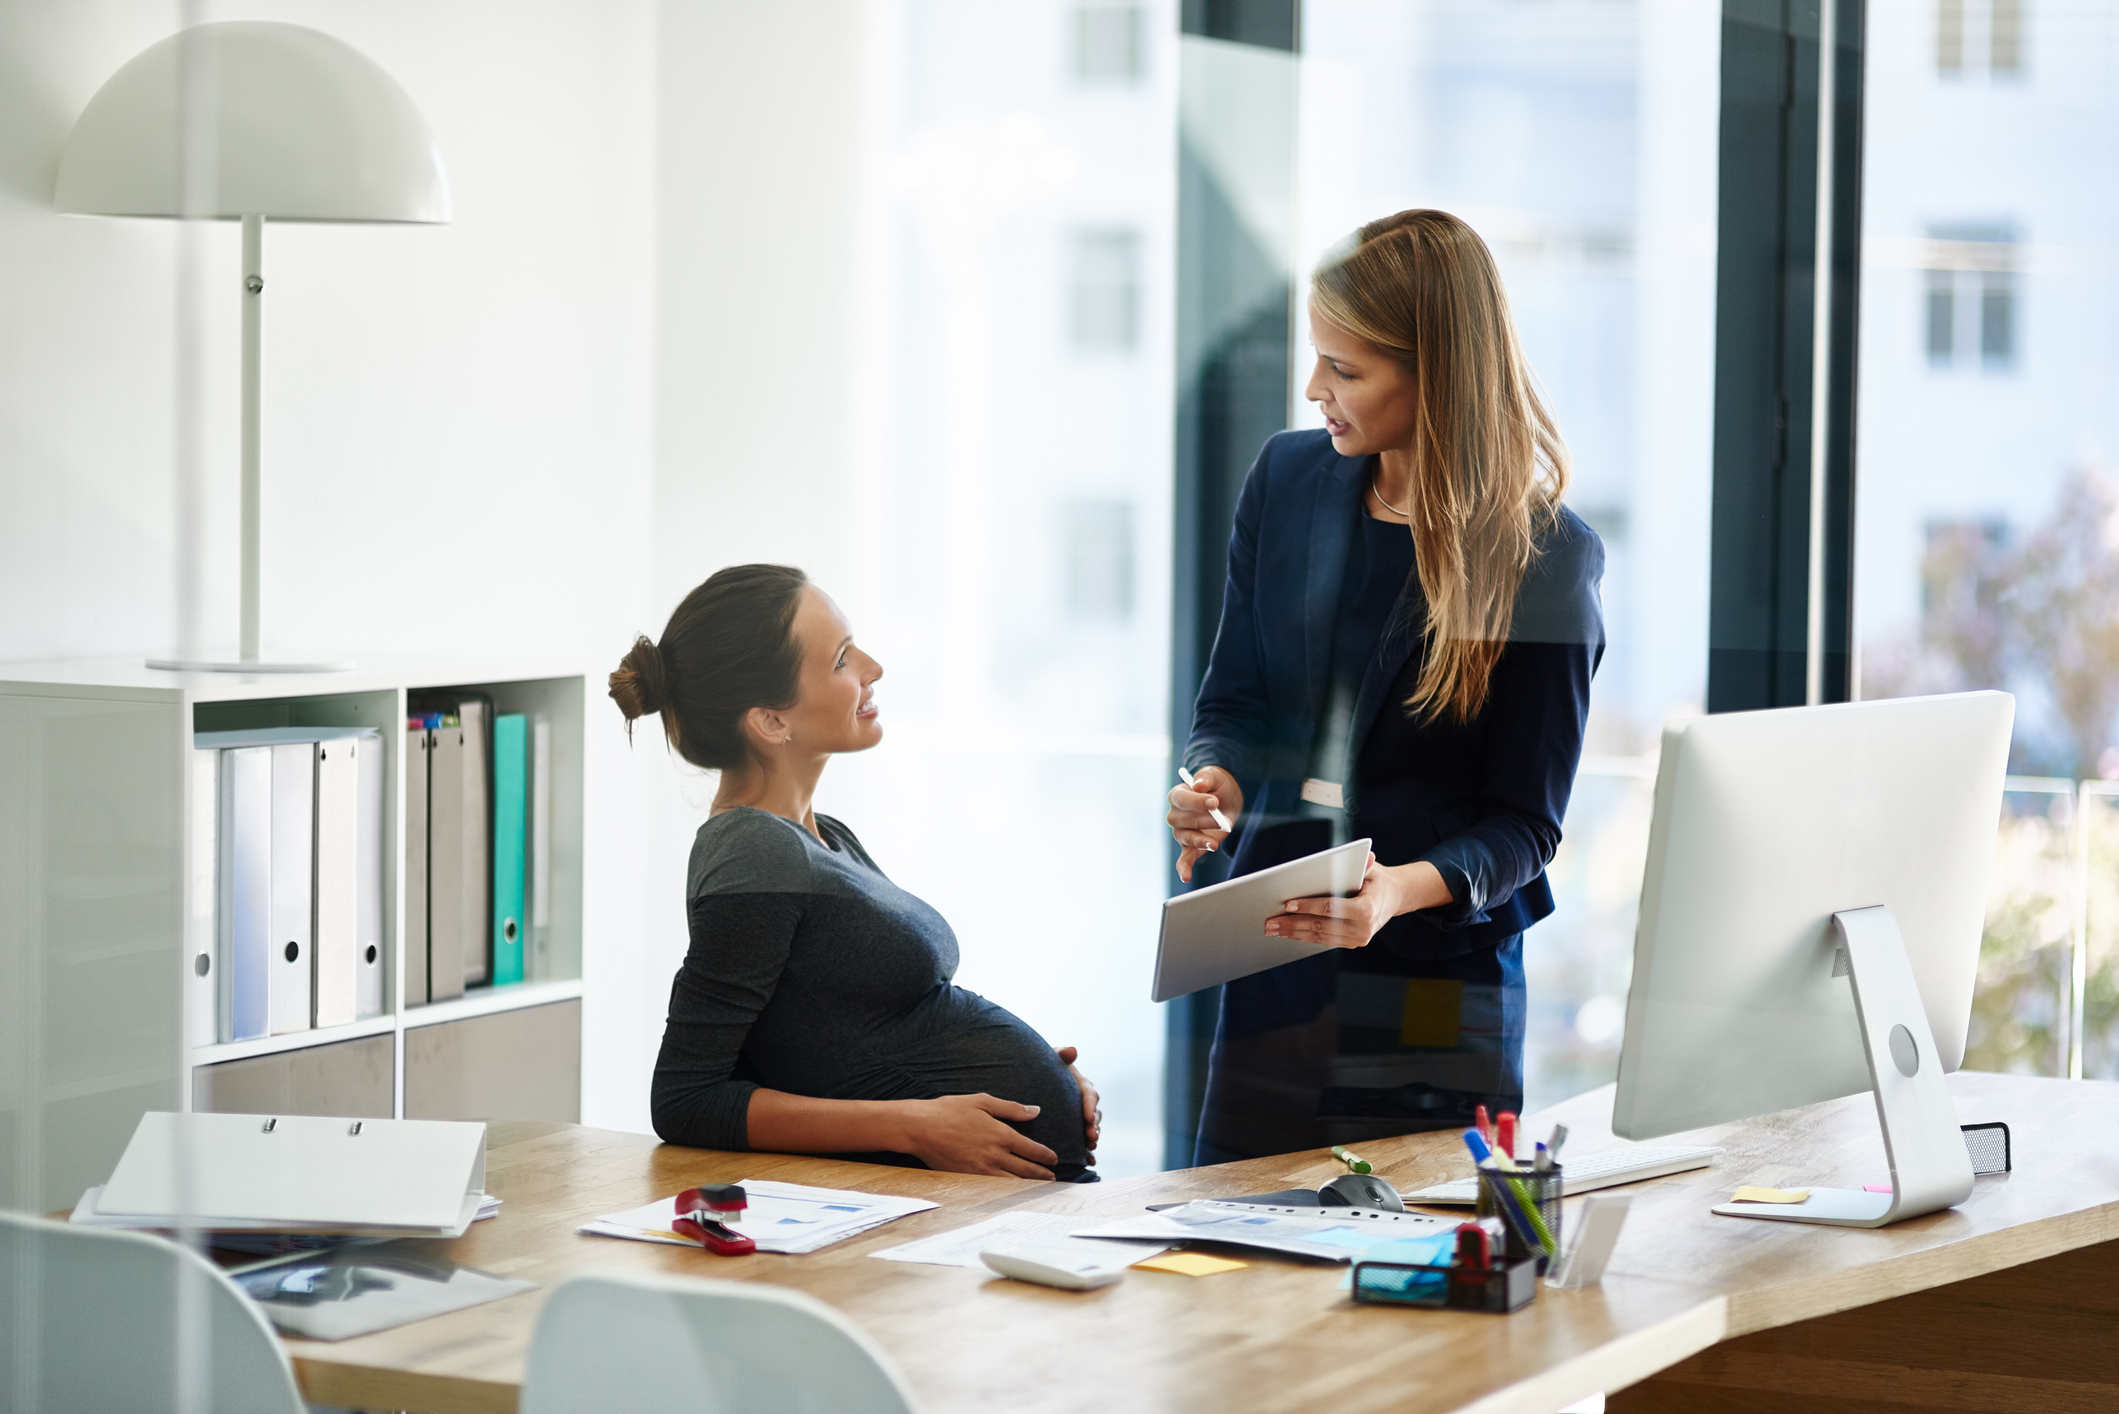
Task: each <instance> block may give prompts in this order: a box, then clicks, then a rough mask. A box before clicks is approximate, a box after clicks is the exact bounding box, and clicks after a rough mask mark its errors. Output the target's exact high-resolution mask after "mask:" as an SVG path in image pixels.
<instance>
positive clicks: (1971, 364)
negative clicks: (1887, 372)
mask: <svg viewBox="0 0 2119 1414" xmlns="http://www.w3.org/2000/svg"><path fill="white" fill-rule="evenodd" d="M1928 236H1929V239H1928V270H1927V273H1926V298H1925V300H1924V308H1923V323H1924V325H1925V339H1924V343H1925V347H1926V349H1927V355H1928V364H1929V366H1930V367H1932V368H1936V369H1951V368H1960V367H1962V368H1981V369H1985V370H1986V371H1988V372H2007V371H2008V370H2010V369H2012V368H2013V367H2014V366H2015V363H2016V319H2017V311H2016V305H2017V292H2016V264H2017V256H2016V244H2017V243H2016V237H2015V235H2014V234H2013V232H2012V231H2011V230H2010V229H2009V228H2008V227H2006V226H1967V225H1946V226H1934V227H1931V228H1929V232H1928Z"/></svg>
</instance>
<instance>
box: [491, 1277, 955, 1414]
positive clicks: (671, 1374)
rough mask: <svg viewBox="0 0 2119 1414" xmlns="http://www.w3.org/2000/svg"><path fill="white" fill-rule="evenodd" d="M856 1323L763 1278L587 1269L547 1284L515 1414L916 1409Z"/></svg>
mask: <svg viewBox="0 0 2119 1414" xmlns="http://www.w3.org/2000/svg"><path fill="white" fill-rule="evenodd" d="M915 1408H916V1406H915V1405H914V1404H913V1400H912V1391H911V1390H910V1389H908V1388H907V1387H906V1385H905V1381H904V1379H903V1377H902V1376H900V1375H899V1374H898V1373H897V1371H896V1370H895V1369H894V1368H893V1367H892V1366H891V1363H890V1357H889V1356H887V1355H885V1354H884V1353H883V1352H882V1350H881V1349H880V1348H879V1347H878V1346H877V1345H876V1343H875V1342H874V1341H872V1340H870V1339H869V1338H868V1336H867V1335H866V1334H864V1333H863V1332H862V1330H861V1328H860V1327H859V1326H856V1325H855V1324H854V1323H853V1322H852V1321H849V1320H847V1319H846V1318H845V1317H844V1316H842V1315H840V1314H839V1313H838V1312H837V1311H834V1310H832V1309H831V1307H829V1306H826V1305H825V1304H824V1303H823V1302H821V1301H818V1300H816V1299H815V1298H814V1297H810V1296H805V1295H803V1294H802V1293H800V1292H798V1291H788V1290H786V1289H785V1288H782V1287H775V1286H767V1285H765V1284H764V1283H762V1282H742V1281H709V1280H706V1279H705V1278H702V1277H673V1276H660V1275H646V1274H642V1275H634V1274H632V1273H622V1272H585V1273H583V1274H581V1275H579V1276H575V1277H570V1278H569V1279H567V1280H566V1281H563V1282H561V1283H560V1284H559V1285H558V1286H556V1287H554V1288H553V1289H552V1294H551V1296H550V1298H548V1299H547V1300H546V1301H545V1304H544V1310H543V1311H541V1312H540V1313H539V1314H538V1317H537V1330H536V1332H535V1334H534V1335H532V1336H531V1338H530V1368H529V1371H528V1373H527V1374H526V1375H525V1376H524V1377H523V1382H522V1404H521V1406H520V1414H581V1411H584V1410H588V1411H593V1414H914V1411H915Z"/></svg>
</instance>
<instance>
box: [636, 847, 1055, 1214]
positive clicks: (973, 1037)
mask: <svg viewBox="0 0 2119 1414" xmlns="http://www.w3.org/2000/svg"><path fill="white" fill-rule="evenodd" d="M817 828H818V829H819V830H820V831H821V832H822V833H823V836H824V839H823V840H822V841H820V840H818V838H817V837H816V836H815V835H812V834H811V833H810V832H809V831H808V830H805V829H803V828H802V827H801V826H800V825H797V824H795V823H794V822H793V821H791V820H786V819H783V818H781V817H780V816H778V815H774V814H771V813H769V812H767V811H763V810H755V809H752V808H750V807H748V806H738V807H736V808H735V809H733V810H728V811H724V812H723V813H721V814H719V815H716V816H714V817H713V818H712V819H710V820H708V821H707V822H706V823H705V824H704V825H701V826H700V827H699V836H698V839H697V842H696V843H694V844H693V846H692V861H691V878H690V885H689V888H688V890H687V894H686V897H687V903H688V908H689V913H690V918H691V937H692V945H691V951H690V953H689V954H688V955H687V956H686V957H685V960H684V966H683V967H682V968H681V969H680V970H679V971H678V973H677V980H676V983H675V985H674V986H673V987H672V988H671V990H670V1010H669V1024H668V1027H667V1029H666V1030H665V1031H664V1032H663V1036H662V1054H661V1056H660V1058H659V1059H658V1060H657V1061H656V1063H655V1084H654V1118H655V1132H656V1133H658V1134H660V1135H661V1136H662V1137H663V1138H664V1139H666V1140H668V1141H669V1142H670V1143H673V1144H688V1145H694V1146H697V1147H700V1148H707V1149H736V1150H743V1149H748V1148H749V1147H750V1142H749V1131H748V1124H747V1119H746V1116H747V1112H748V1110H749V1107H750V1097H751V1092H752V1091H753V1090H756V1089H758V1088H759V1087H760V1086H764V1087H766V1088H769V1089H773V1090H782V1091H786V1092H787V1093H789V1094H794V1095H810V1096H815V1097H817V1098H820V1099H830V1100H927V1099H934V1098H936V1097H938V1096H942V1095H958V1094H975V1093H978V1092H984V1093H986V1094H989V1095H993V1096H996V1097H998V1098H1000V1099H1004V1100H1014V1101H1017V1102H1018V1103H1021V1104H1026V1105H1037V1106H1040V1107H1041V1108H1040V1112H1039V1114H1038V1117H1037V1118H1036V1119H1034V1120H1031V1121H1029V1122H1028V1123H1026V1124H1019V1125H1016V1126H1015V1127H1016V1128H1017V1129H1019V1130H1021V1131H1022V1132H1023V1133H1025V1134H1027V1135H1029V1136H1030V1137H1031V1138H1033V1139H1036V1140H1037V1141H1038V1142H1039V1143H1041V1144H1044V1145H1045V1146H1046V1147H1048V1148H1050V1149H1051V1150H1052V1151H1053V1152H1054V1153H1056V1154H1058V1155H1059V1164H1058V1167H1057V1169H1056V1170H1055V1172H1056V1174H1057V1176H1058V1177H1060V1178H1062V1179H1066V1180H1078V1179H1080V1178H1081V1177H1082V1176H1083V1175H1084V1172H1085V1165H1086V1164H1087V1162H1088V1158H1089V1150H1088V1144H1087V1141H1086V1138H1085V1136H1084V1133H1083V1128H1082V1113H1081V1092H1080V1090H1079V1089H1078V1088H1077V1087H1076V1086H1075V1083H1074V1077H1073V1076H1072V1075H1070V1074H1069V1073H1068V1071H1067V1068H1066V1067H1065V1066H1063V1065H1061V1064H1060V1062H1059V1059H1058V1057H1057V1056H1056V1055H1054V1054H1053V1049H1052V1047H1051V1046H1050V1045H1049V1044H1047V1043H1046V1042H1045V1041H1044V1040H1043V1038H1041V1037H1040V1036H1039V1035H1038V1034H1037V1033H1036V1032H1035V1031H1033V1030H1031V1029H1030V1027H1029V1026H1027V1025H1025V1024H1024V1022H1023V1021H1022V1020H1021V1018H1019V1017H1017V1016H1015V1015H1014V1014H1013V1013H1011V1012H1009V1011H1006V1010H1004V1009H1003V1008H1001V1007H998V1006H995V1005H994V1004H993V1003H992V1002H989V1001H987V1000H986V999H985V998H984V997H981V996H979V995H978V994H977V993H975V992H967V991H965V990H964V989H963V988H962V987H958V986H956V985H954V984H953V983H952V981H951V980H950V979H951V978H953V977H954V976H955V975H956V969H957V941H956V934H954V933H952V932H951V931H950V929H949V924H948V923H947V922H945V921H944V920H943V918H942V915H941V914H939V913H937V912H935V911H934V909H932V908H930V907H929V906H928V905H927V904H925V903H923V902H921V901H920V900H919V899H917V898H915V897H913V896H912V895H911V894H909V893H906V892H905V891H904V890H903V889H901V888H899V887H898V886H897V885H895V884H893V883H891V882H890V880H889V879H887V878H886V877H884V875H883V871H882V870H880V869H878V868H877V867H876V865H875V861H874V860H872V859H870V858H869V857H868V852H867V851H866V850H864V849H863V848H862V847H861V842H860V840H858V839H857V838H855V836H854V833H853V831H851V830H849V829H847V828H846V826H844V825H842V824H840V823H839V822H838V821H837V820H834V819H832V818H831V817H830V816H828V815H819V816H817ZM848 1157H860V1158H869V1159H875V1160H878V1161H881V1162H886V1163H892V1162H894V1163H913V1164H916V1163H917V1162H918V1161H917V1160H914V1159H911V1158H909V1157H908V1156H904V1155H853V1156H848Z"/></svg>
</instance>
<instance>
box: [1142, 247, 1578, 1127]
mask: <svg viewBox="0 0 2119 1414" xmlns="http://www.w3.org/2000/svg"><path fill="white" fill-rule="evenodd" d="M1309 313H1310V334H1311V341H1312V343H1314V345H1315V346H1316V350H1317V364H1316V371H1315V372H1314V374H1313V375H1312V376H1311V379H1310V383H1309V386H1308V388H1307V389H1306V390H1305V391H1306V395H1307V396H1308V397H1309V399H1310V400H1311V401H1312V402H1315V403H1317V404H1318V406H1319V408H1320V410H1321V411H1322V412H1323V414H1324V420H1325V425H1324V428H1323V430H1322V431H1306V432H1283V433H1280V434H1278V435H1277V436H1275V437H1273V438H1272V439H1270V440H1269V441H1268V442H1267V443H1266V445H1265V447H1264V449H1263V450H1261V451H1260V453H1259V455H1258V460H1257V462H1256V463H1255V464H1254V465H1253V466H1252V467H1251V470H1250V473H1249V475H1248V476H1247V477H1246V478H1245V481H1244V487H1243V494H1242V497H1241V499H1240V500H1239V502H1238V504H1237V508H1236V525H1235V530H1234V533H1233V534H1232V535H1231V537H1230V540H1229V578H1228V584H1227V587H1226V589H1225V590H1224V591H1223V598H1222V614H1221V628H1220V632H1219V633H1218V634H1217V635H1216V638H1215V641H1214V651H1213V656H1212V657H1211V659H1210V660H1209V662H1208V665H1207V673H1206V678H1205V680H1204V682H1203V683H1202V685H1201V687H1200V692H1199V699H1198V703H1197V705H1196V707H1195V709H1194V714H1193V724H1192V735H1191V740H1190V741H1189V742H1188V743H1187V745H1186V747H1185V753H1184V760H1185V763H1186V765H1188V766H1190V767H1191V769H1192V771H1193V772H1194V775H1195V777H1196V779H1197V781H1198V787H1197V789H1190V788H1185V787H1179V788H1178V789H1176V790H1173V791H1171V792H1170V810H1169V824H1170V829H1171V832H1172V833H1173V834H1174V835H1175V836H1176V839H1177V842H1178V844H1179V845H1180V846H1181V847H1182V850H1183V853H1182V855H1181V857H1180V859H1179V862H1178V873H1179V874H1180V875H1181V876H1182V877H1184V878H1185V879H1186V880H1188V881H1189V880H1190V878H1191V874H1192V866H1193V864H1194V863H1195V862H1196V861H1197V860H1198V859H1199V857H1200V855H1201V854H1203V853H1206V852H1209V851H1216V850H1223V849H1224V848H1225V847H1226V848H1227V851H1228V852H1229V853H1230V855H1231V869H1230V872H1231V873H1232V874H1247V873H1252V872H1255V871H1256V870H1259V869H1262V868H1265V867H1267V866H1268V865H1272V864H1277V863H1280V862H1282V861H1283V860H1287V859H1292V858H1296V857H1299V856H1301V855H1304V854H1308V853H1311V852H1313V851H1315V850H1318V849H1323V848H1326V847H1328V846H1330V845H1332V844H1334V843H1338V842H1342V841H1345V840H1348V839H1358V838H1360V837H1362V836H1368V837H1370V838H1372V839H1373V840H1374V841H1375V844H1374V850H1375V862H1374V863H1373V864H1372V866H1371V867H1370V870H1369V873H1368V877H1367V879H1366V881H1365V882H1364V884H1363V887H1362V889H1361V892H1360V893H1359V894H1358V895H1357V896H1355V897H1353V898H1348V899H1329V898H1316V899H1299V900H1295V901H1293V902H1291V903H1290V905H1289V911H1288V912H1287V913H1285V914H1282V915H1281V916H1279V917H1277V918H1276V919H1274V920H1273V921H1272V922H1271V923H1269V924H1267V926H1266V931H1267V932H1268V933H1271V934H1276V935H1279V936H1285V937H1292V938H1296V939H1300V940H1304V941H1307V942H1312V943H1315V944H1316V945H1317V953H1316V955H1315V956H1314V957H1309V958H1304V959H1302V960H1301V961H1298V962H1293V963H1289V964H1288V965H1286V966H1284V967H1278V968H1274V969H1272V970H1271V971H1268V972H1263V973H1259V974H1257V975H1255V976H1251V977H1246V978H1243V979H1241V980H1239V981H1236V982H1232V983H1230V984H1229V985H1228V986H1227V987H1226V988H1225V989H1224V991H1223V995H1222V1009H1221V1017H1220V1023H1219V1026H1218V1027H1217V1029H1216V1033H1215V1039H1214V1050H1213V1055H1212V1060H1211V1062H1210V1066H1209V1072H1208V1081H1207V1095H1206V1107H1205V1112H1204V1114H1203V1115H1202V1118H1201V1123H1200V1134H1199V1143H1198V1151H1197V1162H1200V1163H1213V1162H1220V1161H1223V1160H1228V1159H1236V1158H1248V1157H1254V1156H1258V1155H1264V1154H1275V1153H1285V1152H1287V1151H1289V1150H1293V1149H1303V1148H1310V1147H1315V1146H1318V1145H1323V1144H1333V1143H1351V1142H1357V1141H1360V1140H1363V1139H1372V1138H1378V1137H1381V1136H1384V1135H1391V1134H1404V1133H1408V1132H1412V1131H1415V1130H1422V1129H1440V1128H1458V1127H1462V1126H1463V1125H1465V1124H1468V1123H1469V1122H1470V1121H1471V1119H1472V1116H1473V1110H1474V1107H1476V1106H1478V1105H1486V1106H1488V1107H1489V1108H1491V1109H1496V1110H1498V1109H1515V1108H1519V1107H1520V1104H1521V1101H1522V1093H1523V1031H1524V1009H1525V993H1524V986H1523V933H1524V930H1525V929H1527V928H1528V927H1530V926H1531V925H1532V924H1533V923H1535V922H1537V921H1538V920H1539V919H1541V918H1543V917H1545V916H1546V915H1547V914H1549V913H1551V912H1552V909H1553V900H1552V890H1551V889H1550V888H1549V887H1548V886H1547V884H1546V881H1545V872H1544V871H1545V866H1546V864H1547V863H1548V862H1550V860H1551V859H1552V856H1553V851H1554V849H1555V848H1556V847H1557V846H1558V845H1559V842H1560V821H1561V819H1562V817H1563V816H1564V815H1565V813H1566V809H1567V797H1568V793H1569V791H1570V790H1571V789H1572V787H1573V784H1574V775H1575V768H1576V766H1577V764H1578V763H1579V761H1580V759H1581V751H1582V731H1583V725H1584V722H1585V720H1586V719H1587V716H1588V712H1589V683H1590V678H1591V676H1592V675H1593V674H1594V673H1595V671H1596V667H1597V663H1598V661H1599V660H1600V659H1601V657H1602V656H1603V651H1604V629H1603V616H1602V613H1601V610H1600V608H1599V605H1598V599H1597V584H1598V581H1599V579H1600V578H1601V577H1602V574H1603V567H1604V550H1603V546H1602V544H1601V543H1600V542H1599V541H1598V539H1597V537H1596V534H1595V532H1593V531H1592V530H1590V529H1589V527H1588V526H1587V525H1585V524H1584V523H1583V522H1582V521H1581V520H1580V519H1579V518H1578V517H1577V516H1576V515H1575V514H1574V513H1573V512H1572V511H1570V510H1568V509H1567V508H1566V507H1565V506H1563V505H1562V504H1561V497H1562V495H1563V494H1564V492H1565V491H1566V488H1567V479H1568V462H1567V452H1566V449H1565V447H1564V446H1563V445H1562V444H1561V441H1560V436H1559V433H1558V431H1557V429H1556V428H1555V427H1554V424H1553V421H1552V418H1551V416H1550V415H1549V414H1548V413H1547V412H1546V410H1545V407H1544V404H1543V403H1542V402H1541V401H1540V400H1539V398H1538V394H1537V392H1536V391H1535V389H1534V387H1533V385H1532V380H1531V374H1530V370H1529V368H1528V366H1527V365H1526V364H1525V363H1524V360H1523V355H1522V352H1521V350H1520V349H1519V348H1518V346H1517V343H1516V335H1515V329H1514V326H1513V323H1512V322H1511V320H1510V318H1509V312H1508V300H1507V296H1506V294H1505V293H1504V292H1503V290H1502V288H1501V280H1500V275H1499V273H1498V272H1497V271H1496V270H1495V268H1494V263H1493V257H1492V255H1491V254H1490V253H1489V252H1488V251H1487V249H1486V246H1485V244H1484V243H1483V242H1482V241H1480V239H1479V237H1478V235H1477V234H1475V233H1474V232H1473V231H1472V229H1471V228H1470V227H1469V226H1466V225H1465V224H1464V223H1463V222H1462V221H1460V220H1458V219H1457V218H1456V217H1454V216H1451V215H1449V214H1448V213H1446V212H1441V211H1404V212H1400V213H1399V214H1397V215H1396V216H1391V217H1387V218H1385V219H1383V220H1381V221H1375V222H1371V223H1370V224H1369V225H1366V226H1364V227H1362V228H1361V230H1360V231H1359V232H1358V233H1356V235H1355V236H1354V237H1353V238H1352V239H1351V240H1350V241H1349V242H1348V243H1347V244H1346V246H1345V247H1343V248H1342V249H1341V250H1339V251H1337V252H1335V253H1334V254H1333V255H1332V256H1331V257H1329V258H1327V259H1326V261H1325V262H1324V264H1323V265H1321V266H1320V267H1319V268H1318V270H1317V272H1316V275H1315V278H1314V281H1313V289H1312V295H1311V300H1310V311H1309ZM1217 808H1218V809H1219V810H1220V811H1221V812H1222V813H1223V814H1224V815H1225V816H1227V817H1228V819H1229V820H1230V823H1231V824H1232V826H1233V827H1234V828H1233V833H1231V832H1228V831H1223V830H1221V829H1219V828H1217V827H1216V825H1215V823H1214V820H1213V817H1212V815H1211V814H1210V813H1209V811H1210V809H1217Z"/></svg>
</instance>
